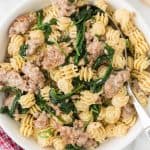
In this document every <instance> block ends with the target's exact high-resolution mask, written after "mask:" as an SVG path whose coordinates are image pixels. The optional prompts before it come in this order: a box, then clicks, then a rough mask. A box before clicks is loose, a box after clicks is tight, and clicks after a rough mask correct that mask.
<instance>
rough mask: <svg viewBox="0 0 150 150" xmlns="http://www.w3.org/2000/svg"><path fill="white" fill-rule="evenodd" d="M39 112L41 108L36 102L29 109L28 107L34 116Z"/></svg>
mask: <svg viewBox="0 0 150 150" xmlns="http://www.w3.org/2000/svg"><path fill="white" fill-rule="evenodd" d="M40 112H41V109H40V108H39V106H38V105H37V104H35V105H33V106H32V107H31V108H30V109H29V113H30V114H31V115H32V116H36V115H39V113H40Z"/></svg>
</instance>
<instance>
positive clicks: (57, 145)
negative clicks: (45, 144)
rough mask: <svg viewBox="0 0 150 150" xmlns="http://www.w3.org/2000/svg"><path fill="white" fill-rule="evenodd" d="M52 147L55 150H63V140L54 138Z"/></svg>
mask: <svg viewBox="0 0 150 150" xmlns="http://www.w3.org/2000/svg"><path fill="white" fill-rule="evenodd" d="M53 147H54V149H55V150H64V148H65V143H64V141H63V139H61V138H59V137H56V138H55V139H54V140H53Z"/></svg>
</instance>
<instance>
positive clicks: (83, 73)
mask: <svg viewBox="0 0 150 150" xmlns="http://www.w3.org/2000/svg"><path fill="white" fill-rule="evenodd" d="M79 74H80V75H79V77H80V80H84V81H90V80H91V79H93V77H94V72H93V71H92V69H91V68H89V67H82V68H81V70H80V72H79Z"/></svg>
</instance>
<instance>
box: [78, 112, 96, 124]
mask: <svg viewBox="0 0 150 150" xmlns="http://www.w3.org/2000/svg"><path fill="white" fill-rule="evenodd" d="M79 117H80V119H81V120H82V121H84V122H89V121H92V119H93V116H92V113H91V112H90V111H86V112H81V113H80V114H79Z"/></svg>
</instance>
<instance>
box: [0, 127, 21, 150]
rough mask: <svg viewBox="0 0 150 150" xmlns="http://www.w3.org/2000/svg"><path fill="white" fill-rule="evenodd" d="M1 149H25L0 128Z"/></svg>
mask: <svg viewBox="0 0 150 150" xmlns="http://www.w3.org/2000/svg"><path fill="white" fill-rule="evenodd" d="M0 150H23V149H22V148H21V147H19V146H18V145H17V144H16V143H15V142H14V141H12V139H11V138H10V137H8V135H7V134H6V133H5V132H4V131H3V129H2V128H0Z"/></svg>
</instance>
